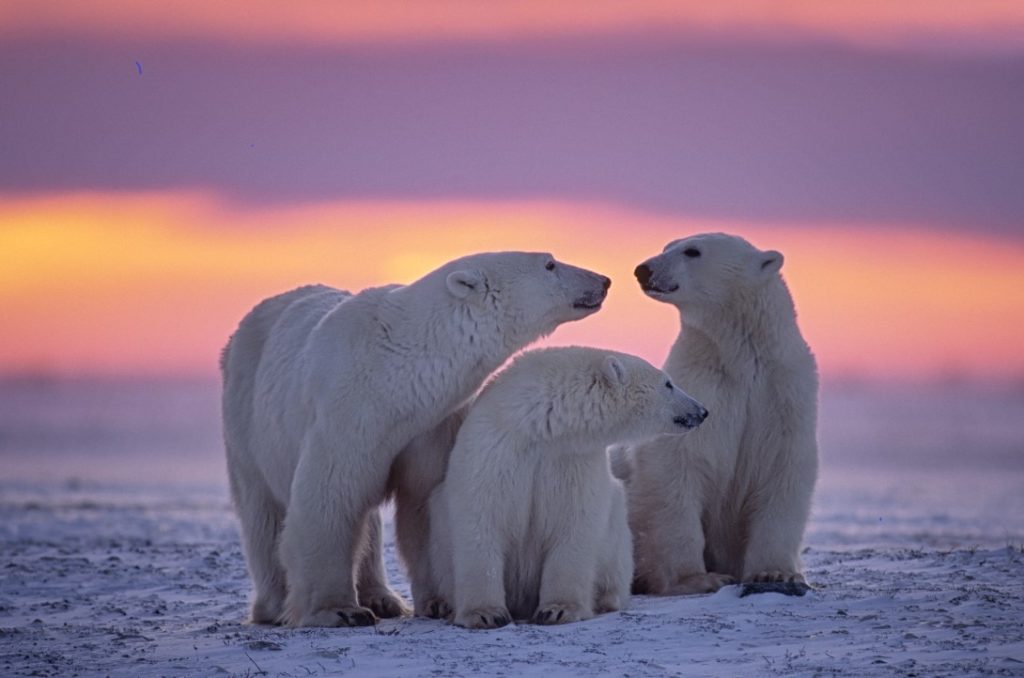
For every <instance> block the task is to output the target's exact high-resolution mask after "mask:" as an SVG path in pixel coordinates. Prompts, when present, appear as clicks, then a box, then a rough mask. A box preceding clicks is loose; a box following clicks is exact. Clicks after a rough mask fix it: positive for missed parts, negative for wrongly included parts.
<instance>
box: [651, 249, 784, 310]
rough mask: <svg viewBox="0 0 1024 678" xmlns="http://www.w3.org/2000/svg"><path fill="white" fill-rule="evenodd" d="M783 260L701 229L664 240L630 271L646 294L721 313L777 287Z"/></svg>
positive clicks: (684, 307) (776, 254)
mask: <svg viewBox="0 0 1024 678" xmlns="http://www.w3.org/2000/svg"><path fill="white" fill-rule="evenodd" d="M782 262H783V256H782V254H781V253H780V252H776V251H775V250H767V251H763V250H759V249H757V248H756V247H754V246H753V245H751V244H750V243H749V242H747V241H746V240H744V239H743V238H740V237H738V236H735V235H727V234H725V233H702V234H700V235H694V236H691V237H689V238H684V239H682V240H676V241H674V242H671V243H669V244H668V245H667V246H666V247H665V249H664V250H663V251H662V253H661V254H659V255H657V256H655V257H651V258H650V259H648V260H647V261H644V262H643V263H641V264H640V265H639V266H637V267H636V270H635V271H634V273H635V274H636V278H637V281H639V283H640V287H641V288H642V289H643V291H644V292H645V293H646V294H647V296H649V297H651V298H652V299H657V300H658V301H664V302H666V303H670V304H672V305H674V306H677V307H678V308H679V309H680V310H681V311H683V312H684V313H689V314H690V315H691V316H699V315H700V314H701V311H709V312H710V313H712V314H721V313H722V312H723V310H725V309H728V308H730V307H733V306H735V305H736V303H738V302H739V301H740V300H743V299H748V298H750V297H754V296H758V295H760V294H761V293H762V291H763V290H765V289H767V288H770V287H772V286H777V283H779V282H780V281H781V277H780V276H779V270H780V269H781V268H782Z"/></svg>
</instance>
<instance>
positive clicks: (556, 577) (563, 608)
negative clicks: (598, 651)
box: [533, 531, 598, 624]
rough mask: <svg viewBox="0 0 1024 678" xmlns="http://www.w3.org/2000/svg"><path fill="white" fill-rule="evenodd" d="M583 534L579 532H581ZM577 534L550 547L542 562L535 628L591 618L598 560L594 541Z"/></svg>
mask: <svg viewBox="0 0 1024 678" xmlns="http://www.w3.org/2000/svg"><path fill="white" fill-rule="evenodd" d="M581 532H583V531H581ZM589 536H590V535H581V534H580V533H579V532H577V533H575V534H570V535H567V536H566V537H565V538H564V540H562V541H560V542H558V543H556V544H554V546H553V547H552V548H551V549H550V550H549V551H548V554H547V557H546V558H544V567H543V570H542V573H541V580H540V598H539V600H540V602H539V604H538V605H537V611H536V612H535V613H534V614H533V621H534V622H535V623H537V624H569V623H571V622H576V621H582V620H584V619H590V618H591V617H593V616H594V608H593V604H594V589H595V582H594V580H595V575H596V565H597V563H596V561H597V560H598V558H596V557H595V556H596V555H597V548H596V546H597V545H596V543H593V542H595V540H594V539H591V538H589Z"/></svg>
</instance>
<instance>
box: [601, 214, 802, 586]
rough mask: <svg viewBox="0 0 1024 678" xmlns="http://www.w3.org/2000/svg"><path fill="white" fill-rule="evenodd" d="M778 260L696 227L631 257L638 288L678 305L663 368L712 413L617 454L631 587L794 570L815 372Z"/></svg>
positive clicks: (794, 573)
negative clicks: (639, 259)
mask: <svg viewBox="0 0 1024 678" xmlns="http://www.w3.org/2000/svg"><path fill="white" fill-rule="evenodd" d="M694 253H699V256H693V255H694ZM688 255H689V256H688ZM781 266H782V255H781V254H779V253H778V252H773V251H768V252H762V251H760V250H758V249H756V248H755V247H753V246H752V245H750V244H749V243H748V242H746V241H745V240H743V239H741V238H738V237H735V236H729V235H724V234H703V235H696V236H693V237H690V238H686V239H685V240H680V241H676V242H673V243H671V244H669V245H668V246H667V247H666V248H665V251H664V252H663V253H662V254H660V255H658V256H656V257H653V258H651V259H648V260H647V261H646V262H644V263H643V264H641V265H640V266H638V267H637V277H638V278H639V279H640V280H641V286H642V287H644V288H645V291H646V292H647V294H648V295H649V296H651V297H652V298H654V299H657V300H659V301H663V302H666V303H669V304H673V305H674V306H676V307H677V308H678V309H679V312H680V316H681V319H682V331H681V333H680V335H679V337H678V339H677V340H676V343H675V345H674V346H673V347H672V350H671V352H670V354H669V357H668V360H667V361H666V363H665V371H666V372H668V373H669V374H670V375H672V378H673V379H675V380H677V381H678V382H679V383H680V384H683V385H685V386H686V389H687V390H688V391H689V392H690V393H692V394H693V395H694V397H696V398H699V399H700V401H701V402H703V403H704V404H705V405H706V406H707V407H708V409H709V410H710V411H711V413H712V414H711V417H710V418H709V419H708V421H707V422H706V423H705V424H704V425H703V426H702V427H701V428H700V429H699V430H698V431H695V432H694V433H693V434H692V435H690V436H685V437H681V438H671V439H660V440H654V441H650V442H647V443H644V444H642V445H640V446H638V447H635V448H633V449H632V450H631V454H630V455H629V458H628V463H626V464H624V463H623V460H622V459H620V460H619V465H618V466H619V469H620V471H619V474H620V476H625V477H628V482H627V485H628V495H629V509H630V525H631V528H632V530H633V536H634V542H635V562H636V587H635V589H634V591H635V592H646V593H659V594H673V593H698V592H706V591H713V590H715V589H717V588H718V587H719V586H721V585H722V584H724V583H727V582H729V581H731V580H732V579H740V580H743V581H801V582H802V581H803V575H802V574H801V573H800V559H799V551H800V542H801V540H802V539H803V533H804V528H805V526H806V523H807V518H808V513H809V511H810V502H811V494H812V492H813V489H814V484H815V480H816V478H817V469H818V449H817V442H816V439H815V438H816V421H817V393H818V377H817V368H816V366H815V361H814V357H813V356H812V354H811V351H810V349H809V348H808V346H807V344H806V343H805V342H804V340H803V337H802V336H801V335H800V331H799V329H798V327H797V323H796V313H795V311H794V307H793V301H792V298H791V297H790V294H789V291H788V289H787V288H786V285H785V283H784V282H783V280H782V277H781V276H780V275H779V272H778V271H779V269H780V268H781ZM644 267H646V269H644ZM645 279H646V285H645V284H644V282H645ZM617 454H619V455H620V456H621V451H620V452H619V453H617Z"/></svg>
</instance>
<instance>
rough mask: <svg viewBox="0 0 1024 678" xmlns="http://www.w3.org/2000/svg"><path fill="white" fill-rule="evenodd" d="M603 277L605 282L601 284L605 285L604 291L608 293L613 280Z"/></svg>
mask: <svg viewBox="0 0 1024 678" xmlns="http://www.w3.org/2000/svg"><path fill="white" fill-rule="evenodd" d="M601 277H602V278H604V281H603V282H602V283H601V284H602V285H604V291H605V292H607V291H608V288H609V287H611V286H612V279H611V278H609V277H607V276H601Z"/></svg>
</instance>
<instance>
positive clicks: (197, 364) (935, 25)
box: [0, 0, 1024, 380]
mask: <svg viewBox="0 0 1024 678" xmlns="http://www.w3.org/2000/svg"><path fill="white" fill-rule="evenodd" d="M708 230H716V231H728V232H733V233H738V234H740V235H743V236H745V237H747V238H748V239H750V240H751V241H752V242H754V243H755V244H756V245H758V246H760V247H763V248H773V249H779V250H781V251H783V252H784V253H785V254H786V264H785V267H784V268H783V273H784V275H785V276H786V279H787V281H788V282H789V284H790V288H791V290H792V291H793V294H794V297H795V299H796V303H797V308H798V311H799V313H800V322H801V326H802V328H803V329H804V333H805V335H806V337H807V338H808V340H809V342H810V343H811V345H812V347H813V348H814V350H815V352H816V354H817V355H818V358H819V363H820V365H821V367H822V371H823V373H824V375H825V377H826V379H839V378H858V379H862V378H896V379H904V378H907V379H935V378H939V379H944V378H978V379H1000V380H1002V379H1024V5H1022V3H1020V2H995V1H984V0H982V1H978V2H969V3H968V2H960V1H956V2H954V1H951V0H950V1H947V0H930V1H928V2H923V1H922V2H917V1H909V0H908V1H905V2H882V1H878V2H874V1H863V2H851V3H838V2H812V1H807V2H776V3H767V2H756V1H754V0H739V1H735V2H724V3H703V2H693V3H689V2H661V1H657V0H651V1H638V2H629V3H624V2H593V3H578V2H562V3H550V2H515V3H501V4H492V3H477V2H469V1H441V2H431V3H423V2H396V1H390V2H375V3H327V2H323V3H321V2H310V1H300V2H294V3H269V2H241V1H237V0H232V1H228V2H220V3H137V2H127V1H124V0H97V1H95V2H88V3H83V2H72V1H70V0H67V1H62V0H56V1H52V2H48V3H38V2H27V1H21V0H15V1H13V2H12V1H10V0H7V1H6V2H3V3H2V4H0V375H37V374H41V375H49V376H87V375H100V376H107V375H145V376H157V375H184V376H212V375H213V374H215V372H216V359H217V354H218V351H219V349H220V346H221V345H223V343H224V342H225V340H226V338H227V336H228V334H229V333H230V332H231V331H232V329H233V328H234V326H235V325H236V324H237V322H238V320H239V319H240V317H241V316H242V315H244V313H245V312H246V311H247V310H248V309H249V308H250V307H251V306H252V305H253V304H254V303H255V302H257V301H258V300H259V299H261V298H263V297H265V296H267V295H270V294H273V293H276V292H279V291H282V290H284V289H287V288H289V287H291V286H294V285H298V284H302V283H307V282H324V283H328V284H332V285H336V286H339V287H345V288H349V289H353V290H355V289H359V288H362V287H365V286H368V285H375V284H381V283H387V282H408V281H411V280H413V279H415V278H416V277H418V276H419V275H422V274H423V273H425V272H426V271H428V270H430V269H432V268H434V267H436V266H438V265H440V264H441V263H443V262H445V261H447V260H449V259H452V258H454V257H457V256H460V255H462V254H466V253H469V252H473V251H481V250H499V249H527V250H539V251H550V252H552V253H554V254H555V255H556V256H558V257H559V258H560V259H562V260H564V261H568V262H571V263H574V264H577V265H580V266H585V267H588V268H591V269H594V270H597V271H600V272H602V273H606V274H608V275H610V276H611V277H612V279H613V281H614V284H613V287H612V289H611V293H610V297H609V301H608V303H607V306H606V308H605V309H604V310H602V311H601V312H600V313H598V314H597V315H595V316H593V317H591V318H588V319H586V320H585V321H582V322H580V323H577V324H574V325H572V326H566V327H563V328H562V329H560V330H559V331H558V332H556V334H555V335H554V336H553V337H552V339H551V341H552V342H554V343H586V344H593V345H598V346H606V347H608V348H615V349H620V350H626V351H631V352H635V353H638V354H640V355H642V356H644V357H646V358H648V359H650V360H652V361H654V362H655V363H661V361H662V360H663V359H664V356H665V353H666V351H667V348H668V346H669V344H670V343H671V341H672V339H673V337H674V335H675V332H676V331H677V324H678V319H677V317H676V316H675V314H674V311H673V309H671V308H669V307H667V306H665V305H662V304H658V303H656V302H654V301H651V300H649V299H646V298H645V297H644V296H643V295H642V294H641V293H640V292H639V289H638V288H637V285H636V282H635V280H634V279H633V277H632V269H633V267H634V266H635V265H636V264H637V263H638V262H639V261H641V260H643V259H645V258H647V257H648V256H651V255H652V254H654V253H656V252H658V251H660V250H661V248H662V246H663V245H664V244H665V243H666V242H668V241H669V240H673V239H676V238H679V237H683V236H685V235H688V234H691V233H695V232H700V231H708Z"/></svg>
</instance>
